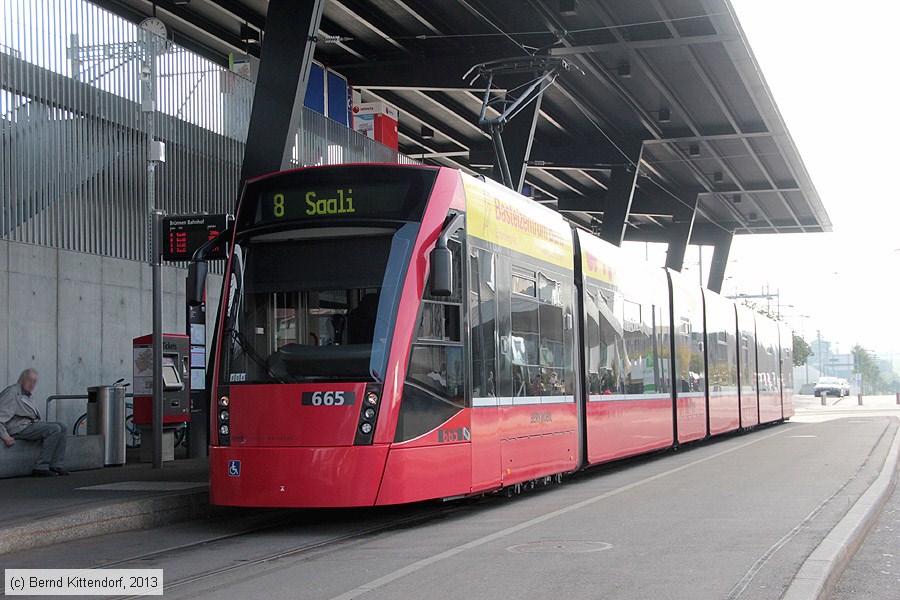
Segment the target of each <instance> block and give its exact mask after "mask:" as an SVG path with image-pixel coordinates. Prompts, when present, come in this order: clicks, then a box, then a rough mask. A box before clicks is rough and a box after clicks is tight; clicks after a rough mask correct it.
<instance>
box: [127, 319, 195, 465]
mask: <svg viewBox="0 0 900 600" xmlns="http://www.w3.org/2000/svg"><path fill="white" fill-rule="evenodd" d="M162 345H163V356H162V376H163V377H162V378H163V460H173V459H174V458H175V430H176V429H177V428H178V427H180V426H181V425H182V424H183V423H186V422H188V421H190V418H191V417H190V407H191V375H190V371H191V368H190V360H191V355H190V338H189V337H188V336H186V335H178V334H170V333H166V334H163V344H162ZM133 347H134V379H133V381H132V384H133V386H134V417H133V419H134V424H135V425H137V426H139V427H140V428H141V462H152V460H153V433H152V429H153V336H152V335H143V336H140V337H136V338H134V344H133Z"/></svg>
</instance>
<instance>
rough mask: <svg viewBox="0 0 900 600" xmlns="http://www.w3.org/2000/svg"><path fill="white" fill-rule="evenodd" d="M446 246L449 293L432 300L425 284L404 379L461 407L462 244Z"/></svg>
mask: <svg viewBox="0 0 900 600" xmlns="http://www.w3.org/2000/svg"><path fill="white" fill-rule="evenodd" d="M448 247H449V248H450V251H451V252H452V253H453V268H454V273H453V286H454V289H453V293H452V294H451V295H450V296H447V297H443V296H442V297H434V296H431V294H430V291H429V290H430V286H429V285H426V290H425V294H424V296H423V298H422V305H421V308H420V309H419V319H418V327H417V331H416V338H415V340H414V342H413V346H412V353H411V357H410V361H409V369H408V371H407V379H408V380H409V381H410V382H412V383H414V384H416V385H418V386H420V387H422V388H425V389H426V390H427V391H428V392H430V393H432V394H434V395H436V396H438V397H440V398H442V399H445V400H448V401H450V402H453V403H454V404H459V405H462V404H463V402H464V398H465V372H466V369H465V356H464V354H463V343H462V302H463V295H462V286H463V277H462V265H463V256H462V244H461V243H460V242H459V241H457V240H450V243H449V244H448Z"/></svg>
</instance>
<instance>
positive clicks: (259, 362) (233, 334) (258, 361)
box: [226, 328, 288, 383]
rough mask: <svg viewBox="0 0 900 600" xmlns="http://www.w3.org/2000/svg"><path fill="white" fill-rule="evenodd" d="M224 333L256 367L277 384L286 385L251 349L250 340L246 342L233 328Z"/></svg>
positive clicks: (264, 360) (254, 350) (260, 356)
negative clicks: (229, 336)
mask: <svg viewBox="0 0 900 600" xmlns="http://www.w3.org/2000/svg"><path fill="white" fill-rule="evenodd" d="M226 333H227V334H229V335H231V337H232V339H233V340H234V341H235V342H237V344H238V346H240V348H241V350H243V351H244V353H245V354H246V355H247V356H249V357H250V360H252V361H253V362H254V363H256V366H258V367H259V368H260V369H262V370H263V371H264V372H265V373H266V374H267V375H268V376H269V377H270V378H271V379H274V380H275V381H277V382H278V383H288V382H287V381H285V380H284V378H283V377H280V376H278V374H276V373H275V372H274V371H273V370H272V369H271V368H270V367H269V364H268V361H266V359H265V358H263V357H262V355H260V353H259V352H257V351H256V348H254V347H253V344H252V343H250V340H248V339H247V338H246V337H245V336H244V334H243V333H241V332H240V331H238V330H237V329H235V328H231V329H229V330H228V331H226Z"/></svg>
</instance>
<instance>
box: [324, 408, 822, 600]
mask: <svg viewBox="0 0 900 600" xmlns="http://www.w3.org/2000/svg"><path fill="white" fill-rule="evenodd" d="M801 427H807V425H801V426H799V427H792V428H790V429H783V430H781V431H776V432H774V433H770V434H768V435H765V436H763V437H758V438H755V439H752V440H750V441H748V442H745V443H743V444H740V445H738V446H734V447H733V448H728V449H727V450H722V451H721V452H717V453H716V454H711V455H710V456H707V457H705V458H700V459H698V460H695V461H693V462H689V463H687V464H685V465H681V466H680V467H674V468H672V469H669V470H668V471H663V472H662V473H657V474H656V475H651V476H650V477H646V478H644V479H641V480H639V481H635V482H632V483H629V484H628V485H623V486H622V487H620V488H616V489H614V490H610V491H608V492H604V493H602V494H599V495H597V496H594V497H592V498H588V499H586V500H582V501H581V502H576V503H575V504H571V505H569V506H566V507H564V508H560V509H557V510H555V511H553V512H550V513H547V514H544V515H541V516H539V517H535V518H533V519H529V520H528V521H523V522H522V523H519V524H518V525H513V526H512V527H507V528H506V529H502V530H500V531H497V532H495V533H492V534H489V535H486V536H483V537H480V538H478V539H475V540H472V541H471V542H467V543H465V544H461V545H459V546H456V547H455V548H451V549H449V550H446V551H444V552H440V553H438V554H434V555H432V556H429V557H428V558H423V559H422V560H419V561H416V562H414V563H412V564H409V565H406V566H405V567H401V568H399V569H397V570H396V571H391V572H390V573H388V574H387V575H384V576H383V577H379V578H378V579H373V580H372V581H370V582H368V583H364V584H362V585H361V586H359V587H356V588H354V589H352V590H350V591H348V592H345V593H343V594H341V595H340V596H335V597H333V598H331V600H353V599H354V598H359V597H360V596H362V595H363V594H365V593H367V592H371V591H372V590H376V589H378V588H381V587H384V586H385V585H387V584H389V583H391V582H393V581H396V580H397V579H400V578H401V577H405V576H406V575H410V574H412V573H415V572H416V571H419V570H420V569H423V568H425V567H428V566H431V565H433V564H435V563H437V562H440V561H442V560H444V559H446V558H450V557H452V556H456V555H457V554H460V553H462V552H465V551H466V550H472V549H473V548H478V547H479V546H483V545H485V544H488V543H490V542H493V541H495V540H499V539H502V538H505V537H508V536H510V535H512V534H514V533H518V532H520V531H522V530H524V529H528V528H530V527H533V526H535V525H539V524H541V523H544V522H546V521H549V520H550V519H555V518H556V517H560V516H562V515H565V514H568V513H570V512H574V511H577V510H581V509H582V508H585V507H587V506H591V505H592V504H596V503H597V502H600V501H601V500H606V499H607V498H611V497H613V496H617V495H619V494H621V493H623V492H627V491H629V490H632V489H634V488H636V487H640V486H642V485H645V484H647V483H651V482H653V481H656V480H658V479H662V478H663V477H668V476H669V475H674V474H675V473H680V472H681V471H684V470H685V469H690V468H691V467H695V466H697V465H700V464H703V463H705V462H709V461H711V460H715V459H717V458H719V457H721V456H724V455H726V454H730V453H732V452H736V451H738V450H741V449H743V448H746V447H747V446H750V445H752V444H755V443H757V442H761V441H763V440H766V439H769V438H770V437H774V436H776V435H780V434H782V433H786V432H788V431H794V430H795V429H800V428H801Z"/></svg>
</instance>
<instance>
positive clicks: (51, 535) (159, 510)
mask: <svg viewBox="0 0 900 600" xmlns="http://www.w3.org/2000/svg"><path fill="white" fill-rule="evenodd" d="M208 514H209V492H208V491H206V490H202V491H193V492H187V493H181V494H169V495H166V496H156V497H152V498H139V499H135V500H128V501H125V502H117V503H115V504H103V505H100V506H97V507H95V508H90V509H87V510H83V511H79V512H73V513H69V514H64V515H59V516H55V517H47V518H43V519H38V520H36V521H32V522H30V523H28V524H26V525H20V526H13V527H5V528H2V529H0V555H3V554H6V553H8V552H17V551H20V550H30V549H33V548H40V547H43V546H52V545H53V544H60V543H63V542H71V541H73V540H81V539H85V538H90V537H94V536H98V535H106V534H108V533H121V532H123V531H134V530H137V529H147V528H151V527H160V526H163V525H170V524H172V523H178V522H181V521H188V520H191V519H199V518H202V517H205V516H207V515H208Z"/></svg>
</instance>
